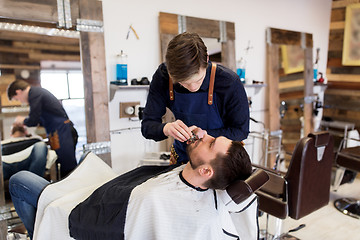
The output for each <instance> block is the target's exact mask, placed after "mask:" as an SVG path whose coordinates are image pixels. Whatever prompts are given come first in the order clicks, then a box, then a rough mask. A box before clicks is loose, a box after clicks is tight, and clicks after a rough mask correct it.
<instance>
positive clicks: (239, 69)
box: [236, 58, 246, 84]
mask: <svg viewBox="0 0 360 240" xmlns="http://www.w3.org/2000/svg"><path fill="white" fill-rule="evenodd" d="M245 71H246V61H245V59H244V58H240V60H239V61H237V62H236V73H237V75H239V78H240V80H241V82H242V83H243V84H245Z"/></svg>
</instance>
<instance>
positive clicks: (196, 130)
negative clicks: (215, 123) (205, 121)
mask: <svg viewBox="0 0 360 240" xmlns="http://www.w3.org/2000/svg"><path fill="white" fill-rule="evenodd" d="M189 129H190V131H191V132H194V133H195V134H196V135H197V136H198V137H199V138H204V136H205V135H206V134H207V132H206V130H202V129H201V128H199V127H197V126H191V127H189Z"/></svg>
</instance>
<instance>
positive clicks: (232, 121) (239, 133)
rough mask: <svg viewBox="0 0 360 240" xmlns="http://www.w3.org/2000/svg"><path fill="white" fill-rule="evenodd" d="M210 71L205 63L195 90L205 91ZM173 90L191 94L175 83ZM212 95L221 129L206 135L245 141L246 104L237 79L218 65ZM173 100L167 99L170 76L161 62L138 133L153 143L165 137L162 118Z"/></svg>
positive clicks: (245, 97)
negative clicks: (214, 95)
mask: <svg viewBox="0 0 360 240" xmlns="http://www.w3.org/2000/svg"><path fill="white" fill-rule="evenodd" d="M210 72H211V63H209V64H208V67H207V70H206V76H205V79H204V81H203V83H202V85H201V87H200V89H199V90H198V91H201V92H208V90H209V82H210ZM174 90H175V91H177V92H181V93H189V94H191V92H190V91H188V90H187V89H186V88H184V87H182V86H181V85H180V84H174ZM214 93H215V94H216V101H215V102H216V104H217V108H218V110H219V114H220V116H221V119H222V121H223V123H224V128H220V129H212V130H208V129H206V130H207V132H208V134H210V135H211V136H214V137H218V136H225V137H227V138H229V139H232V140H238V141H241V140H243V139H245V138H247V136H248V134H249V105H248V100H247V96H246V92H245V89H244V86H243V85H242V83H241V81H240V79H239V76H238V75H237V74H236V73H234V72H233V71H231V70H230V69H228V68H225V67H223V66H221V65H217V69H216V75H215V85H214ZM174 101H176V99H175V100H174ZM174 101H171V100H170V97H169V74H168V72H167V68H166V65H165V64H164V63H163V64H161V65H160V66H159V67H158V69H157V71H156V72H155V73H154V75H153V78H152V81H151V85H150V89H149V95H148V98H147V102H146V107H145V110H144V118H143V121H142V124H141V131H142V134H143V136H144V137H145V138H148V139H153V140H155V141H161V140H164V139H166V138H167V137H166V136H165V134H164V133H163V127H164V125H165V123H162V116H163V115H164V114H165V112H166V107H167V108H169V109H170V110H171V108H172V104H173V102H174Z"/></svg>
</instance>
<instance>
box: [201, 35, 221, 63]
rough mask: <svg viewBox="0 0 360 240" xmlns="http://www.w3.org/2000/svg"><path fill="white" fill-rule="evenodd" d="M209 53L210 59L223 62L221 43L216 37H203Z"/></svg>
mask: <svg viewBox="0 0 360 240" xmlns="http://www.w3.org/2000/svg"><path fill="white" fill-rule="evenodd" d="M202 40H203V41H204V44H205V46H206V47H207V51H208V54H209V60H210V61H211V62H215V63H221V43H220V42H219V40H218V39H216V38H205V37H204V38H202Z"/></svg>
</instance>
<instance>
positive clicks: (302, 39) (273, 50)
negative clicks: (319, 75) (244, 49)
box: [266, 28, 314, 136]
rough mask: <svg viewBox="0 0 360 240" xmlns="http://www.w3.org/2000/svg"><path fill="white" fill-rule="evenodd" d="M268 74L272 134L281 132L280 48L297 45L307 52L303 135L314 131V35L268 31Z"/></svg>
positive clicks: (269, 120) (277, 30)
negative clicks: (281, 46)
mask: <svg viewBox="0 0 360 240" xmlns="http://www.w3.org/2000/svg"><path fill="white" fill-rule="evenodd" d="M266 37H267V39H266V66H267V67H266V74H267V81H268V92H267V94H268V97H267V99H268V101H267V102H268V110H269V114H268V120H267V121H266V127H267V128H268V129H269V131H270V132H271V131H276V130H279V129H280V113H279V108H280V100H278V101H274V99H279V96H280V94H279V79H280V76H279V69H280V62H279V48H280V45H281V44H286V45H297V46H300V47H302V48H303V49H304V55H305V59H304V136H307V135H308V134H309V133H310V132H312V131H313V130H314V126H313V121H312V118H313V117H312V112H313V106H312V96H313V87H314V83H313V40H312V34H310V33H304V32H295V31H288V30H283V29H277V28H268V29H266Z"/></svg>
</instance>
